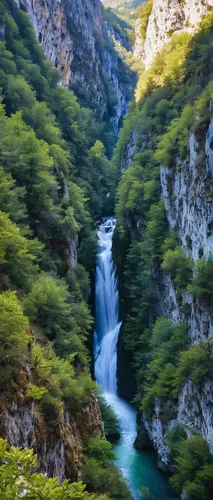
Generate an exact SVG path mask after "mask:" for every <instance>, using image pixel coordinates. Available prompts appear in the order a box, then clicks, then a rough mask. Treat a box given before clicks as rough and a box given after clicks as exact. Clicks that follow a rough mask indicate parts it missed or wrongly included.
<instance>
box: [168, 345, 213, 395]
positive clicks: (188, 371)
mask: <svg viewBox="0 0 213 500" xmlns="http://www.w3.org/2000/svg"><path fill="white" fill-rule="evenodd" d="M212 356H213V351H212V342H211V340H209V341H206V342H201V343H200V344H198V345H195V346H192V347H190V348H189V349H188V350H187V351H186V352H183V353H182V354H181V357H180V361H179V364H178V368H177V372H176V375H175V387H176V390H177V391H178V390H180V389H181V387H182V386H183V385H184V383H185V382H186V380H187V379H188V378H189V379H190V380H192V382H194V383H195V384H200V383H202V382H203V381H204V379H205V377H210V378H211V377H212V375H213V371H212Z"/></svg>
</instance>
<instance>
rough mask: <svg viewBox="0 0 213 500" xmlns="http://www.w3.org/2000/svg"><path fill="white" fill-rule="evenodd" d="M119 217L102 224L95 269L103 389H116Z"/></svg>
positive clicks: (98, 375) (97, 341)
mask: <svg viewBox="0 0 213 500" xmlns="http://www.w3.org/2000/svg"><path fill="white" fill-rule="evenodd" d="M115 225H116V220H115V219H107V220H106V221H105V222H104V223H103V224H102V225H101V226H100V228H99V231H98V238H99V249H100V253H99V255H98V262H97V269H96V332H95V377H96V380H97V382H98V383H99V384H100V385H101V386H102V389H103V391H104V392H108V393H111V394H116V391H117V376H116V371H117V342H118V335H119V330H120V327H121V323H119V321H118V285H117V278H116V270H115V265H114V263H113V260H112V236H113V232H114V229H115Z"/></svg>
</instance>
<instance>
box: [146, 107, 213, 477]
mask: <svg viewBox="0 0 213 500" xmlns="http://www.w3.org/2000/svg"><path fill="white" fill-rule="evenodd" d="M210 111H211V117H210V124H209V129H208V132H207V136H206V142H205V144H203V145H201V144H200V143H198V141H197V139H196V137H195V136H194V134H193V133H191V134H190V136H189V158H188V160H186V161H185V162H184V164H183V162H180V161H179V159H178V158H177V159H176V168H172V169H168V168H166V167H165V166H163V165H161V188H162V198H163V200H164V203H165V208H166V214H167V219H168V222H169V226H170V230H175V231H176V233H177V235H178V239H179V241H180V243H181V244H182V246H183V247H184V249H185V252H186V254H187V255H188V256H190V257H192V258H193V260H194V261H197V260H198V259H199V258H200V257H201V256H203V255H204V256H205V257H206V258H208V257H209V256H210V255H211V254H212V253H213V210H212V201H211V196H210V193H211V189H212V187H211V186H212V180H213V179H212V175H213V172H212V167H211V165H212V144H211V141H212V126H213V106H212V102H211V104H210ZM159 296H160V297H159V301H160V302H161V305H160V304H159V309H161V310H162V307H163V308H164V314H165V315H166V316H167V317H168V318H171V319H172V321H173V322H174V323H178V322H179V321H182V322H185V323H186V324H187V326H188V333H189V336H190V341H191V344H192V345H193V344H197V343H198V342H199V341H200V340H204V341H205V340H207V339H209V338H212V337H213V310H212V306H211V305H207V304H205V303H203V302H202V301H201V300H199V299H198V298H197V299H196V300H194V299H193V297H192V296H191V295H190V294H189V293H187V294H185V295H184V296H183V307H180V306H179V301H178V298H177V291H176V289H175V286H174V284H173V282H172V280H171V277H170V276H169V275H164V276H163V278H162V283H161V291H160V294H159ZM162 304H163V305H162ZM165 415H166V419H165ZM165 420H166V421H165ZM177 422H178V423H180V424H182V425H183V426H184V429H185V430H186V432H187V435H188V437H190V436H191V435H193V434H194V433H196V432H199V433H201V435H202V436H203V437H204V438H205V439H206V440H207V442H208V443H209V446H210V450H211V451H212V452H213V383H212V381H211V380H209V379H206V380H205V382H204V383H203V384H201V385H199V386H198V385H195V384H193V383H192V382H191V380H188V381H187V382H186V384H185V386H184V387H183V389H182V390H181V392H180V394H179V398H178V401H177V402H176V403H175V404H172V403H171V402H168V403H167V405H166V407H165V405H164V407H163V408H162V407H161V405H160V402H159V401H158V399H157V398H156V400H155V410H154V415H153V417H152V418H151V419H149V420H147V419H145V418H143V422H142V424H143V425H145V428H146V430H147V431H148V434H149V437H150V439H151V441H152V443H153V445H154V447H155V449H156V450H157V452H158V457H159V463H160V466H161V468H163V470H165V469H166V468H169V466H170V462H169V454H168V451H169V450H168V447H167V446H166V442H165V436H166V432H167V431H168V429H170V428H172V427H173V426H174V425H175V424H176V423H177Z"/></svg>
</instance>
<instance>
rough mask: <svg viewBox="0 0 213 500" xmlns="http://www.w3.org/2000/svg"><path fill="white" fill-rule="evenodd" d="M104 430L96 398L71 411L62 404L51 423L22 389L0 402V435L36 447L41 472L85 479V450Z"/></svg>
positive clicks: (20, 444) (61, 479)
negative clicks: (83, 476)
mask: <svg viewBox="0 0 213 500" xmlns="http://www.w3.org/2000/svg"><path fill="white" fill-rule="evenodd" d="M98 431H99V432H102V422H101V415H100V410H99V407H98V402H97V398H96V396H95V395H93V396H91V398H90V400H89V402H88V403H87V404H84V405H83V406H82V408H81V409H80V410H79V411H77V412H75V413H72V414H69V412H68V411H66V409H65V408H64V406H62V407H61V408H60V411H59V417H58V421H56V422H55V423H50V422H48V420H46V419H45V418H44V415H43V414H42V413H41V412H39V408H38V406H37V407H36V404H35V403H34V402H33V401H32V400H31V401H30V399H26V397H25V396H24V394H23V393H21V392H19V393H18V394H17V397H16V398H14V400H13V402H12V403H10V404H8V403H7V407H6V408H4V407H3V406H2V405H1V417H0V436H1V438H4V439H7V441H8V444H9V445H11V446H17V447H26V448H33V450H34V452H35V453H36V454H37V456H38V465H39V469H40V470H41V472H43V473H45V474H47V475H48V477H55V476H58V477H59V479H60V481H63V480H64V479H65V478H68V479H70V480H71V481H79V480H81V479H82V470H83V463H84V452H85V449H86V447H87V443H88V440H89V439H90V438H91V436H92V435H93V434H94V432H98Z"/></svg>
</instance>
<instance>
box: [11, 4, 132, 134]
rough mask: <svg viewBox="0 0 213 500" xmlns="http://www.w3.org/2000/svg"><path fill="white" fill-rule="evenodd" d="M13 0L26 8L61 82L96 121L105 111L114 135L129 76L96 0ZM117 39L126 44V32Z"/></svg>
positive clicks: (127, 92) (124, 106) (126, 101)
mask: <svg viewBox="0 0 213 500" xmlns="http://www.w3.org/2000/svg"><path fill="white" fill-rule="evenodd" d="M16 3H17V4H18V5H19V6H20V7H21V8H23V9H24V10H26V11H27V13H28V14H29V17H30V19H31V22H32V24H33V27H34V29H35V32H36V37H37V40H38V42H39V43H40V45H41V47H42V48H43V49H44V52H45V54H46V56H47V57H48V58H49V59H50V60H51V61H52V62H53V64H54V65H55V66H56V67H57V68H59V69H60V70H61V73H62V84H63V85H65V86H68V87H69V88H70V89H72V90H73V91H74V93H75V95H77V97H78V98H79V99H80V102H81V103H82V104H83V105H84V106H87V107H90V108H92V109H94V111H95V112H96V115H97V118H98V119H99V120H100V121H101V120H102V119H103V118H104V119H106V118H107V117H108V118H109V120H110V123H111V125H112V128H113V132H114V134H115V135H117V133H118V130H119V127H120V126H121V123H122V119H123V117H124V115H125V114H126V113H127V110H128V104H129V101H130V99H131V97H132V92H133V85H134V77H133V75H132V74H131V72H130V71H129V69H128V68H127V66H126V65H125V64H124V63H123V61H122V59H121V58H120V57H119V56H118V54H117V53H116V51H115V50H114V46H113V42H112V36H111V35H112V34H114V31H113V27H112V26H110V25H109V23H107V22H106V21H105V19H104V13H103V8H102V6H101V3H100V1H99V0H95V1H94V2H91V1H90V0H87V1H86V2H84V1H83V0H53V1H50V0H45V1H44V2H43V1H41V0H32V1H30V0H16ZM119 41H120V42H121V43H122V44H123V45H124V47H127V46H128V48H129V42H128V39H127V37H126V36H124V37H122V36H120V37H119ZM112 96H113V106H112V104H111V100H112ZM112 107H113V110H112V109H111V108H112Z"/></svg>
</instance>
